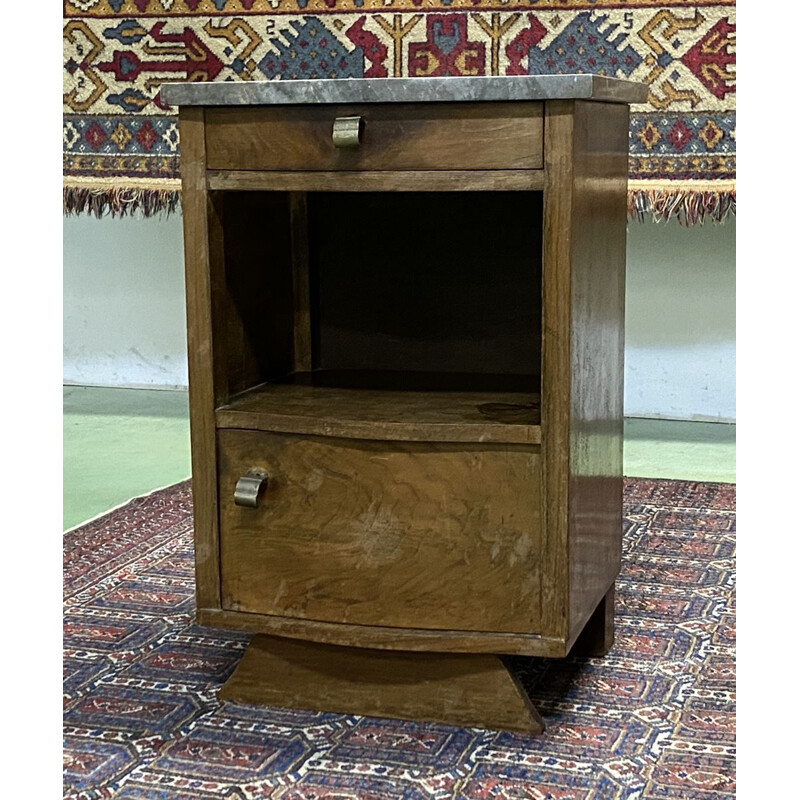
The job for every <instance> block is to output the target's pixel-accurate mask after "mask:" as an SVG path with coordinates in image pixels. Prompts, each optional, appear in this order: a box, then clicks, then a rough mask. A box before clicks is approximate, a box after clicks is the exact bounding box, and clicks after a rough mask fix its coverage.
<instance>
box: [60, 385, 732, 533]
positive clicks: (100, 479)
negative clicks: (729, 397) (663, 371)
mask: <svg viewBox="0 0 800 800" xmlns="http://www.w3.org/2000/svg"><path fill="white" fill-rule="evenodd" d="M190 472H191V467H190V461H189V405H188V399H187V394H186V392H172V391H152V390H143V389H100V388H95V387H84V386H65V387H64V528H65V529H68V528H72V527H74V526H75V525H78V524H80V523H81V522H84V521H85V520H88V519H91V518H92V517H95V516H97V515H98V514H102V513H103V512H104V511H108V510H109V509H111V508H113V507H114V506H117V505H120V504H121V503H124V502H126V501H127V500H130V499H131V498H132V497H136V496H137V495H141V494H146V493H147V492H150V491H152V490H153V489H157V488H159V487H161V486H168V485H169V484H171V483H176V482H178V481H180V480H183V479H184V478H187V477H188V476H189V474H190ZM625 474H626V475H629V476H638V477H647V478H684V479H687V480H702V481H724V482H733V481H735V480H736V426H735V425H726V424H720V423H709V422H673V421H670V420H649V419H628V420H626V421H625Z"/></svg>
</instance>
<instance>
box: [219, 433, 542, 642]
mask: <svg viewBox="0 0 800 800" xmlns="http://www.w3.org/2000/svg"><path fill="white" fill-rule="evenodd" d="M218 440H219V492H220V520H221V530H222V533H221V542H220V549H221V563H222V594H223V603H222V605H223V608H225V609H228V610H232V611H247V612H254V613H262V614H277V615H281V616H289V617H297V618H303V619H313V620H321V621H328V622H343V623H353V624H360V625H382V626H397V627H410V628H433V629H448V630H474V631H500V632H520V633H540V630H539V618H540V604H539V542H540V536H541V521H540V497H539V481H540V478H539V457H538V452H537V450H538V448H535V447H528V446H522V445H516V446H512V445H505V446H500V445H464V444H461V445H454V444H450V445H444V444H438V445H433V444H417V443H402V442H394V443H387V442H365V441H362V442H355V441H349V440H337V439H331V438H327V439H323V438H318V437H309V436H304V437H301V436H291V435H278V434H269V433H255V432H253V431H236V430H221V431H219V436H218ZM254 467H260V468H262V469H264V470H265V471H266V472H267V474H268V475H269V485H268V487H267V490H266V491H265V492H264V493H263V495H262V497H261V500H260V502H259V507H258V508H255V509H254V508H242V507H239V506H236V505H234V502H233V493H234V487H235V485H236V481H237V480H238V479H239V478H240V477H241V476H242V475H244V474H245V473H246V472H247V471H248V470H249V469H251V468H254Z"/></svg>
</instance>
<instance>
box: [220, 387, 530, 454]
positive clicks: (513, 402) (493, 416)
mask: <svg viewBox="0 0 800 800" xmlns="http://www.w3.org/2000/svg"><path fill="white" fill-rule="evenodd" d="M538 400H539V398H538V395H534V394H523V393H510V392H506V393H503V392H407V391H401V392H391V391H378V390H369V389H341V388H336V387H318V386H304V385H294V384H265V385H263V386H259V387H258V388H256V389H253V390H252V391H250V392H248V393H246V394H244V395H241V396H240V397H237V398H236V399H235V400H234V401H233V402H232V403H230V404H229V405H227V406H224V407H223V408H221V409H219V410H218V411H217V425H218V426H219V427H221V428H247V429H256V430H262V431H277V432H282V433H304V434H311V435H316V436H339V437H347V438H353V439H372V440H384V441H386V440H388V441H412V442H413V441H423V442H486V443H488V442H506V443H520V444H538V443H539V441H540V440H541V428H540V427H539V424H538V423H539V407H538Z"/></svg>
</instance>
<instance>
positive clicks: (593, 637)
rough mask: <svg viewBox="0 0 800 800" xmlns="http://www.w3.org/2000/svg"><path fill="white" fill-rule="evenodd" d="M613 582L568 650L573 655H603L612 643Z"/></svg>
mask: <svg viewBox="0 0 800 800" xmlns="http://www.w3.org/2000/svg"><path fill="white" fill-rule="evenodd" d="M614 586H615V585H614V584H613V583H612V584H611V588H610V589H609V590H608V592H607V593H606V595H605V597H604V598H603V599H602V600H601V601H600V603H599V604H598V606H597V608H596V609H595V611H594V613H593V614H592V616H591V617H589V621H588V622H587V623H586V626H585V627H584V629H583V630H582V631H581V635H580V636H579V637H578V638H577V640H576V642H575V645H574V646H573V648H572V651H571V652H570V655H573V656H592V657H599V656H604V655H605V654H606V653H608V651H609V650H611V647H612V645H613V644H614Z"/></svg>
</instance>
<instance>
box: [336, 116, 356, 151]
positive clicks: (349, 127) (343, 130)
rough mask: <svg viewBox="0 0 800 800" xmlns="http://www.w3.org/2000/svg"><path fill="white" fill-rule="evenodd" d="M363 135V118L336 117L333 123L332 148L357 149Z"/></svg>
mask: <svg viewBox="0 0 800 800" xmlns="http://www.w3.org/2000/svg"><path fill="white" fill-rule="evenodd" d="M363 133H364V117H336V119H335V120H334V121H333V146H334V147H358V146H359V145H360V144H361V135H362V134H363Z"/></svg>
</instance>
